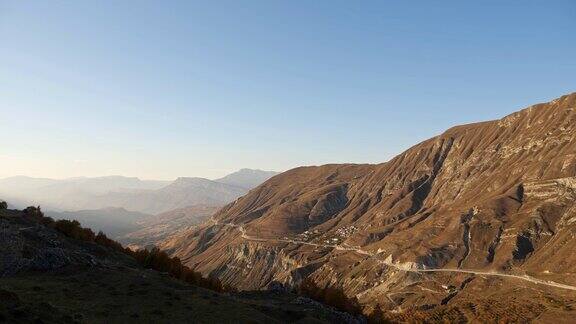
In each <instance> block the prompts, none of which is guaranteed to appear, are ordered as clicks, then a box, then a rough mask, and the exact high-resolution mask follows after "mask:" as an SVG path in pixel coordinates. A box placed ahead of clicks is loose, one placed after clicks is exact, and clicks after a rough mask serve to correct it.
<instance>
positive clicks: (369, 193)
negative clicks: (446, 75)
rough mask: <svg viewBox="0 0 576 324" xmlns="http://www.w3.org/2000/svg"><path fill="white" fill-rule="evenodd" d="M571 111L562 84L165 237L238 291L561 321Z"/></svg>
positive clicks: (293, 179) (571, 223) (255, 194)
mask: <svg viewBox="0 0 576 324" xmlns="http://www.w3.org/2000/svg"><path fill="white" fill-rule="evenodd" d="M575 110H576V94H572V95H569V96H564V97H562V98H559V99H556V100H554V101H552V102H549V103H546V104H538V105H535V106H532V107H529V108H527V109H524V110H522V111H520V112H517V113H514V114H512V115H510V116H507V117H505V118H503V119H501V120H497V121H490V122H483V123H478V124H471V125H464V126H458V127H454V128H452V129H450V130H448V131H446V132H445V133H443V134H442V135H440V136H437V137H435V138H432V139H430V140H427V141H425V142H422V143H420V144H418V145H416V146H414V147H412V148H411V149H409V150H407V151H406V152H404V153H402V154H400V155H399V156H397V157H395V158H394V159H392V160H390V161H389V162H386V163H382V164H379V165H326V166H321V167H302V168H297V169H294V170H290V171H288V172H285V173H282V174H280V175H278V176H275V177H274V178H272V179H270V180H269V181H267V182H265V183H264V184H262V185H261V186H259V187H258V188H256V189H254V190H252V191H251V192H250V193H249V194H247V195H246V196H244V197H242V198H240V199H238V200H237V201H235V202H234V203H231V204H229V205H227V206H226V207H224V208H223V209H222V210H220V211H219V212H218V213H217V214H216V215H215V216H214V220H213V221H210V222H207V223H206V224H204V225H203V226H201V227H199V228H195V229H193V230H191V231H189V232H188V233H183V234H182V235H180V236H179V237H177V238H173V239H171V240H169V241H166V242H165V243H164V244H163V246H164V247H165V248H169V249H170V250H171V251H172V252H173V254H174V255H176V256H178V257H180V258H181V259H182V260H187V264H188V265H189V266H191V267H193V268H194V269H196V270H199V271H201V272H203V273H204V274H206V275H208V274H210V275H213V276H217V277H218V278H220V279H221V280H223V281H224V282H225V283H227V284H231V285H233V286H236V287H238V288H243V289H261V288H264V287H266V286H267V285H269V284H270V283H272V282H281V283H283V284H284V285H286V286H295V285H297V284H298V283H299V282H300V281H301V280H302V278H303V277H308V278H311V279H312V280H314V281H315V282H317V283H318V284H319V285H337V286H342V287H344V289H345V290H346V292H347V294H348V295H349V296H356V297H357V298H358V299H359V300H360V302H361V303H362V304H363V305H364V306H365V308H366V309H367V310H368V311H369V310H372V309H374V308H375V307H377V305H379V307H381V308H382V309H384V310H385V311H394V312H390V313H389V316H390V318H392V319H396V320H418V316H419V315H418V314H426V316H436V315H438V316H441V315H439V314H449V315H450V316H449V317H443V318H450V319H454V320H473V319H475V320H484V321H489V320H494V319H498V318H500V319H502V318H508V319H516V320H520V321H524V320H528V319H535V318H539V319H541V320H551V319H562V318H564V317H563V316H565V315H566V314H567V313H569V312H570V311H571V310H572V309H573V307H574V306H575V302H574V300H576V294H575V292H574V290H571V289H572V288H574V289H576V287H573V286H576V276H575V275H574V273H576V253H574V249H573V247H574V245H575V244H576V241H575V239H574V233H575V232H576V218H574V217H575V216H574V215H575V211H576V203H575V202H576V129H575V127H576V111H575ZM430 270H432V271H430ZM510 275H515V276H517V277H511V276H510ZM524 276H528V277H524ZM526 278H535V279H534V280H532V279H526ZM553 283H559V284H553ZM563 285H564V286H566V287H563V288H562V287H561V286H563ZM559 287H560V288H559ZM570 287H572V288H570ZM551 300H553V301H554V302H551ZM406 310H411V311H409V312H405V311H406ZM403 316H405V317H403ZM446 316H448V315H446ZM506 316H510V317H506ZM515 316H516V317H515ZM427 318H430V317H427ZM564 319H566V318H564Z"/></svg>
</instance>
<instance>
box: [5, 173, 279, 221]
mask: <svg viewBox="0 0 576 324" xmlns="http://www.w3.org/2000/svg"><path fill="white" fill-rule="evenodd" d="M275 174H276V172H269V171H261V170H250V169H242V170H240V171H238V172H235V173H232V174H230V175H228V176H226V177H224V178H222V179H216V180H208V179H204V178H186V177H182V178H178V179H176V180H175V181H172V182H170V181H155V180H140V179H138V178H128V177H121V176H110V177H99V178H71V179H64V180H53V179H41V178H29V177H21V176H19V177H11V178H6V179H0V195H1V196H2V197H3V199H5V200H7V201H9V202H10V203H12V204H13V205H15V206H17V207H20V208H24V207H26V206H30V205H34V206H36V205H41V206H43V207H44V210H53V211H78V210H97V209H103V208H110V207H112V208H124V209H126V210H128V211H132V212H140V213H145V214H149V215H155V214H159V213H163V212H168V211H171V210H174V209H178V208H185V207H188V206H192V205H214V206H222V205H224V204H227V203H229V202H231V201H234V200H235V199H236V198H238V197H240V196H242V195H244V194H245V193H247V192H248V191H249V190H250V189H252V188H253V187H255V186H257V185H259V184H260V183H262V182H263V181H265V180H267V179H269V178H270V177H272V176H274V175H275Z"/></svg>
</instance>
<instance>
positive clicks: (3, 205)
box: [0, 200, 8, 209]
mask: <svg viewBox="0 0 576 324" xmlns="http://www.w3.org/2000/svg"><path fill="white" fill-rule="evenodd" d="M0 209H8V203H7V202H5V201H3V200H0Z"/></svg>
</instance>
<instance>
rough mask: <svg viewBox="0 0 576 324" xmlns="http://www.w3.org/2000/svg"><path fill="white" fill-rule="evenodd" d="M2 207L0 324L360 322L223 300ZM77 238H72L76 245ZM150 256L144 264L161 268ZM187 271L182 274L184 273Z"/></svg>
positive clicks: (73, 232) (30, 214)
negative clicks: (1, 323)
mask: <svg viewBox="0 0 576 324" xmlns="http://www.w3.org/2000/svg"><path fill="white" fill-rule="evenodd" d="M3 208H5V206H3V205H2V204H1V203H0V246H2V248H1V249H0V322H8V323H190V322H194V323H239V322H240V323H280V322H301V323H307V322H315V323H318V322H320V323H322V322H326V323H329V322H351V323H354V322H358V320H357V319H355V318H354V317H351V316H350V315H347V314H344V313H340V312H337V311H335V310H332V309H330V308H327V307H325V306H322V305H320V304H318V303H315V302H312V301H311V300H309V299H306V298H302V297H298V296H296V295H293V294H288V293H274V292H252V293H249V292H245V293H227V294H223V293H219V292H215V291H212V290H208V289H204V288H200V287H198V286H196V285H191V284H188V283H186V282H183V281H181V280H177V279H175V278H173V276H174V271H173V270H170V273H171V274H172V276H171V275H168V274H167V273H161V272H158V271H155V270H150V269H147V268H145V267H143V266H142V264H141V263H140V261H137V259H135V258H134V257H133V256H132V255H131V254H127V253H124V252H123V250H122V249H121V248H120V247H119V246H117V244H116V243H114V242H111V241H109V240H107V239H106V238H105V237H102V236H101V235H97V236H94V234H93V233H91V232H90V231H89V230H85V229H82V228H80V227H78V226H77V225H75V224H74V223H72V222H67V221H60V222H54V221H52V220H50V219H48V218H45V217H43V216H42V215H41V214H40V212H39V210H38V209H35V208H28V209H26V210H25V211H24V212H22V211H16V210H6V209H3ZM73 237H74V238H73ZM161 260H162V259H155V258H151V256H150V255H148V256H147V257H146V258H144V259H143V262H145V263H147V264H148V263H149V265H150V267H157V266H161V264H158V265H157V263H159V262H160V261H161ZM178 273H184V272H182V269H180V270H178Z"/></svg>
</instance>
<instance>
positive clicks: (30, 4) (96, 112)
mask: <svg viewBox="0 0 576 324" xmlns="http://www.w3.org/2000/svg"><path fill="white" fill-rule="evenodd" d="M504 2H505V3H504ZM575 35H576V2H574V1H527V0H524V1H334V0H331V1H270V0H262V1H1V0H0V41H1V48H0V113H1V118H0V136H1V138H2V139H3V141H2V145H1V146H0V176H1V177H5V176H11V175H16V174H24V175H29V176H44V177H57V178H62V177H71V176H82V175H84V176H100V175H110V174H121V175H127V176H138V177H142V178H159V179H172V178H175V177H178V176H204V177H218V176H221V175H223V174H225V173H227V172H230V171H233V170H235V169H238V168H242V167H251V168H261V169H268V170H279V171H281V170H286V169H289V168H292V167H295V166H299V165H318V164H324V163H332V162H337V163H340V162H356V163H364V162H367V163H378V162H383V161H386V160H388V159H389V158H391V157H392V156H394V155H395V154H397V153H400V152H401V151H403V150H404V149H406V148H408V147H410V146H411V145H413V144H415V143H417V142H419V141H421V140H424V139H426V138H428V137H431V136H434V135H436V134H439V133H441V132H442V131H443V130H445V129H446V128H449V127H450V126H453V125H455V124H462V123H469V122H474V121H482V120H487V119H494V118H498V117H501V116H504V115H506V114H508V113H510V112H513V111H515V110H518V109H520V108H523V107H525V106H527V105H530V104H533V103H537V102H542V101H547V100H550V99H553V98H555V97H558V96H560V95H563V94H566V93H569V92H574V91H576V83H575V81H574V80H575V79H574V76H575V75H576V63H575V62H576V60H575V59H574V58H575V57H576V56H575V55H576V54H575V53H576V39H575Z"/></svg>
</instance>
